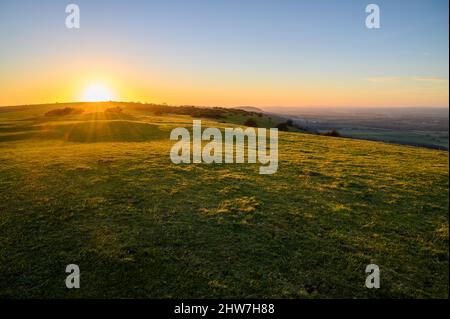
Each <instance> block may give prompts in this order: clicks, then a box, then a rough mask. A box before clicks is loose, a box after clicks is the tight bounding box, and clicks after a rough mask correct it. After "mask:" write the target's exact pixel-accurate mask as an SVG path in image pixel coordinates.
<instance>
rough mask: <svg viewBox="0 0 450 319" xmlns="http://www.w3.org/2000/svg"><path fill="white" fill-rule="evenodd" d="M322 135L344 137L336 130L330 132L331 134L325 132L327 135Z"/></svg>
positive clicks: (324, 134)
mask: <svg viewBox="0 0 450 319" xmlns="http://www.w3.org/2000/svg"><path fill="white" fill-rule="evenodd" d="M321 135H323V136H333V137H341V136H342V135H341V134H340V133H339V132H338V131H336V130H332V131H330V132H325V133H322V134H321Z"/></svg>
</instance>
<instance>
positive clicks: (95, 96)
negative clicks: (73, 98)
mask: <svg viewBox="0 0 450 319" xmlns="http://www.w3.org/2000/svg"><path fill="white" fill-rule="evenodd" d="M113 99H114V94H113V92H112V91H111V90H110V89H109V88H108V87H107V86H106V85H104V84H101V83H96V84H91V85H89V86H88V87H86V89H85V90H84V92H83V95H82V101H85V102H103V101H112V100H113Z"/></svg>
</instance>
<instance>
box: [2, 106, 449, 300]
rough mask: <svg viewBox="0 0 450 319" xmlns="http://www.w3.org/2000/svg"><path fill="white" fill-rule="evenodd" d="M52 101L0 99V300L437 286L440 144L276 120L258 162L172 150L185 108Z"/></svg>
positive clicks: (411, 291)
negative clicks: (284, 128) (271, 160)
mask: <svg viewBox="0 0 450 319" xmlns="http://www.w3.org/2000/svg"><path fill="white" fill-rule="evenodd" d="M63 107H64V106H61V105H59V106H55V105H52V106H51V105H45V106H35V107H30V108H28V109H22V108H12V109H11V110H9V111H4V112H1V113H0V149H1V152H0V176H1V179H0V189H1V191H0V234H1V236H0V277H1V281H0V296H1V297H3V298H5V297H13V298H36V297H40V298H80V297H87V298H94V297H95V298H99V297H100V298H129V297H132V298H165V297H170V298H173V297H178V298H188V297H189V298H205V297H207V298H222V297H227V298H241V297H242V298H259V297H263V298H266V297H273V298H354V297H356V298H448V281H449V278H448V272H449V270H448V269H449V268H448V198H449V197H448V196H449V195H448V178H449V171H448V164H449V161H448V152H443V151H437V150H429V149H424V148H414V147H408V146H398V145H389V144H384V143H379V142H370V141H362V140H351V139H340V138H332V137H324V136H317V135H311V134H302V133H294V132H280V134H279V137H280V140H279V156H280V157H279V163H280V164H279V169H278V172H277V173H276V174H274V175H259V174H258V168H259V164H251V165H250V164H232V165H229V164H222V165H220V164H216V165H206V164H196V165H193V164H192V165H188V164H183V165H175V164H172V163H171V161H170V158H169V150H170V148H171V146H172V144H173V142H172V141H170V140H169V134H170V131H171V129H172V128H174V127H177V126H184V127H190V126H191V125H192V118H190V117H189V116H185V115H162V116H156V115H153V114H152V113H151V112H145V111H142V110H139V111H136V110H133V109H131V108H130V109H127V108H126V107H124V111H123V114H119V115H117V114H115V115H108V114H105V113H103V111H102V110H104V108H106V107H111V105H109V103H104V105H101V104H87V105H85V106H83V107H84V108H85V109H86V111H85V113H83V114H76V115H68V116H63V117H57V118H49V117H45V116H44V114H45V113H46V112H48V111H49V110H51V109H54V108H63ZM77 107H78V106H77ZM121 107H122V106H121ZM111 116H113V118H111ZM230 125H231V124H227V123H217V122H214V121H212V120H204V121H203V123H202V126H203V127H207V126H216V127H217V126H219V127H226V126H230ZM71 263H75V264H78V265H79V266H80V269H81V289H72V290H68V289H66V288H65V285H64V280H65V277H66V275H67V274H66V273H65V267H66V265H68V264H71ZM370 263H375V264H377V265H379V266H380V269H381V288H380V289H377V290H375V289H372V290H370V289H367V288H365V286H364V282H365V276H366V274H365V273H364V270H365V267H366V265H367V264H370Z"/></svg>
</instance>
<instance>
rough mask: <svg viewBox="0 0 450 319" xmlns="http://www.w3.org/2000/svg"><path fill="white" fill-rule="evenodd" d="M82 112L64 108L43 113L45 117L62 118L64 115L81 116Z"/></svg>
mask: <svg viewBox="0 0 450 319" xmlns="http://www.w3.org/2000/svg"><path fill="white" fill-rule="evenodd" d="M83 112H84V110H82V109H74V108H71V107H65V108H63V109H54V110H51V111H48V112H47V113H45V116H64V115H74V114H81V113H83Z"/></svg>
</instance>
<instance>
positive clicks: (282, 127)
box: [277, 122, 289, 132]
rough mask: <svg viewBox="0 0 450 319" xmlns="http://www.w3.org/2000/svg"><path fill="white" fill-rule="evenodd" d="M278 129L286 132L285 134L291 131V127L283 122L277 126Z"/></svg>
mask: <svg viewBox="0 0 450 319" xmlns="http://www.w3.org/2000/svg"><path fill="white" fill-rule="evenodd" d="M277 129H278V130H279V131H285V132H287V131H289V125H288V124H287V122H282V123H279V124H278V125H277Z"/></svg>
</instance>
